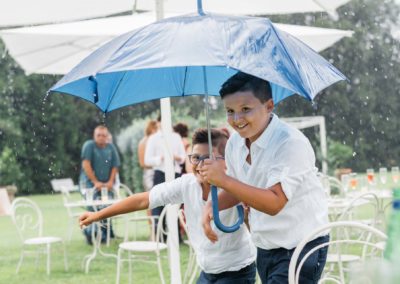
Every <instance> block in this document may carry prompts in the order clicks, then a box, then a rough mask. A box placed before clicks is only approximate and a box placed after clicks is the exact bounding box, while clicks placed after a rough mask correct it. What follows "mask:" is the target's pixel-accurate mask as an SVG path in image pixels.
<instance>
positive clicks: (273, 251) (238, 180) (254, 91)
mask: <svg viewBox="0 0 400 284" xmlns="http://www.w3.org/2000/svg"><path fill="white" fill-rule="evenodd" d="M220 95H221V98H222V100H223V103H224V106H225V109H226V114H227V120H228V123H229V124H230V125H231V126H232V127H233V129H234V130H235V131H236V133H235V134H233V135H232V136H231V138H230V139H229V141H228V143H227V146H226V155H225V158H226V166H227V171H225V170H221V169H220V167H219V165H218V163H217V162H216V161H215V160H210V159H207V160H206V161H204V163H203V164H202V166H201V167H200V173H201V175H203V178H204V179H205V180H207V181H208V182H209V183H211V184H214V185H216V186H218V187H220V188H223V189H224V191H223V192H221V193H220V194H219V208H220V210H222V209H226V208H230V207H232V206H234V205H236V204H237V203H238V202H244V203H246V204H247V205H248V206H250V214H249V223H250V229H251V234H252V239H253V242H254V244H255V245H256V246H257V270H258V273H259V275H260V278H261V280H262V283H264V284H265V283H268V284H271V283H279V284H281V283H287V281H288V268H289V262H290V257H291V255H292V253H293V251H294V249H295V247H296V246H297V245H298V244H299V242H300V241H301V240H302V239H303V238H304V237H305V236H306V235H307V234H308V233H310V232H311V231H313V230H314V229H316V228H318V227H320V226H322V225H324V224H326V223H327V222H328V215H327V213H328V212H327V202H326V196H325V193H324V190H323V188H322V185H321V183H320V182H319V180H318V178H317V175H316V168H315V155H314V151H313V149H312V147H311V144H310V142H309V141H308V139H307V138H306V137H305V136H304V135H303V134H302V133H301V132H300V131H299V130H297V129H295V128H293V127H291V126H289V125H288V124H286V123H284V122H283V121H281V120H280V119H279V118H278V116H277V115H275V114H273V113H272V111H273V109H274V102H273V100H272V93H271V87H270V84H269V82H267V81H265V80H262V79H259V78H257V77H254V76H251V75H248V74H245V73H241V72H239V73H237V74H236V75H234V76H232V77H231V78H230V79H228V80H227V81H226V82H225V83H224V84H223V86H222V88H221V90H220ZM211 218H212V210H211V202H208V204H207V206H206V207H205V211H204V215H203V227H204V230H205V233H206V235H207V237H208V238H209V239H210V240H211V241H213V242H216V241H217V240H218V239H219V235H217V234H216V233H215V232H214V231H213V229H212V228H211V226H210V221H211ZM328 238H329V237H328V236H320V237H318V238H316V239H315V240H313V241H311V242H310V243H309V244H308V245H307V246H306V251H308V250H310V248H312V247H314V246H316V245H318V244H320V243H322V242H325V241H326V240H327V239H328ZM304 253H305V252H304ZM326 256H327V248H321V249H319V250H317V251H316V252H315V253H313V254H312V255H311V257H309V258H308V260H307V261H306V262H305V264H304V266H303V268H302V270H301V273H300V283H317V282H318V279H319V278H320V276H321V273H322V270H323V267H324V265H325V261H326Z"/></svg>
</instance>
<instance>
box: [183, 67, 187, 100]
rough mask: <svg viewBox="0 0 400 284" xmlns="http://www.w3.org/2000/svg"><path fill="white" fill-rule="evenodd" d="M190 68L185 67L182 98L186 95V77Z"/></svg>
mask: <svg viewBox="0 0 400 284" xmlns="http://www.w3.org/2000/svg"><path fill="white" fill-rule="evenodd" d="M187 69H188V67H187V66H185V75H184V77H183V85H182V97H183V96H184V95H185V86H186V76H187Z"/></svg>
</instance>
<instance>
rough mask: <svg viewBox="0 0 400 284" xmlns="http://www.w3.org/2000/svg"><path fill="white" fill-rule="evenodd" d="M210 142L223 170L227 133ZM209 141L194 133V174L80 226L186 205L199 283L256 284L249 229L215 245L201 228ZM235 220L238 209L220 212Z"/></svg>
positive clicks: (86, 217)
mask: <svg viewBox="0 0 400 284" xmlns="http://www.w3.org/2000/svg"><path fill="white" fill-rule="evenodd" d="M211 138H212V144H213V154H214V155H215V157H216V159H217V160H218V162H219V163H220V166H221V167H222V168H224V167H225V163H224V160H223V157H224V149H225V144H226V141H227V140H228V137H227V135H226V133H225V132H223V131H220V130H216V129H212V131H211ZM207 141H208V134H207V130H206V129H199V130H197V131H196V132H195V133H194V135H193V141H192V144H193V149H192V154H191V155H189V158H190V162H191V164H192V170H193V173H190V174H186V175H184V176H182V177H180V178H178V179H175V180H173V181H171V182H165V183H161V184H158V185H156V186H154V187H153V188H152V190H151V191H150V192H143V193H138V194H134V195H133V196H130V197H128V198H126V199H124V200H123V201H121V202H119V203H117V204H114V205H112V206H110V207H107V208H106V209H104V210H101V211H99V212H86V213H84V214H82V216H81V217H80V218H79V219H80V225H81V226H84V225H85V226H87V225H89V224H91V223H92V222H94V221H98V220H101V219H105V218H108V217H111V216H114V215H117V214H121V213H128V212H132V211H136V210H142V209H146V208H155V207H158V206H162V205H165V204H180V203H183V204H184V205H185V216H186V223H187V226H188V233H189V236H190V240H191V242H192V246H193V248H194V250H195V252H196V255H197V263H198V264H199V266H200V267H201V269H202V272H201V274H200V277H199V279H198V281H197V283H218V284H222V283H238V284H241V283H243V284H245V283H255V274H256V268H255V263H254V261H255V258H256V250H255V246H254V245H253V243H252V241H251V239H250V234H249V232H248V231H247V228H246V227H245V226H242V227H241V228H240V229H239V230H238V231H236V232H234V233H232V234H224V233H222V232H220V231H217V235H218V236H219V239H220V242H218V244H213V243H212V242H211V241H210V240H208V239H207V237H206V236H205V234H204V232H203V229H202V227H201V215H202V212H203V209H204V205H205V204H206V202H207V201H208V200H209V198H210V196H211V195H210V185H209V184H208V183H207V182H205V181H204V179H203V178H202V177H201V175H199V171H198V165H201V164H202V163H203V161H204V159H206V158H208V157H209V153H208V144H207ZM236 218H237V213H236V209H235V208H233V209H229V210H226V211H224V212H221V220H222V221H223V222H225V223H226V224H229V223H232V222H233V221H234V220H236ZM214 229H215V228H214Z"/></svg>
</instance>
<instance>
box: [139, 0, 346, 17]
mask: <svg viewBox="0 0 400 284" xmlns="http://www.w3.org/2000/svg"><path fill="white" fill-rule="evenodd" d="M349 1H350V0H279V1H277V0H246V1H243V0H203V7H204V10H205V11H206V12H212V13H224V14H225V13H227V14H232V15H273V14H292V13H306V12H327V13H328V14H329V15H330V16H332V17H334V18H336V17H337V15H336V11H335V10H336V9H337V8H338V7H340V6H342V5H344V4H346V3H347V2H349ZM163 6H164V12H167V13H192V12H194V11H197V6H196V1H187V0H164V2H163ZM155 7H156V6H155V0H153V1H149V0H136V9H141V10H154V9H156V8H155Z"/></svg>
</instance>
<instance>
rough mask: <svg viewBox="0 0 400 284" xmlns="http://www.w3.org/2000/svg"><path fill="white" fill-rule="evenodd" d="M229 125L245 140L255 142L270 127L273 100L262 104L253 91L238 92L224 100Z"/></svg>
mask: <svg viewBox="0 0 400 284" xmlns="http://www.w3.org/2000/svg"><path fill="white" fill-rule="evenodd" d="M223 101H224V105H225V109H226V115H227V120H228V123H229V124H230V125H231V126H232V127H233V128H234V129H235V130H236V131H237V132H238V133H239V135H240V136H241V137H243V138H247V139H249V141H250V142H254V141H255V140H257V138H258V137H259V136H260V135H261V134H262V133H263V131H264V129H265V128H266V127H267V126H268V123H269V120H270V116H271V112H272V110H273V108H274V103H273V101H272V100H268V101H267V102H265V103H262V102H261V101H260V100H259V99H258V98H257V97H255V96H254V94H253V92H252V91H244V92H240V91H239V92H236V93H233V94H231V95H228V96H226V97H224V99H223Z"/></svg>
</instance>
